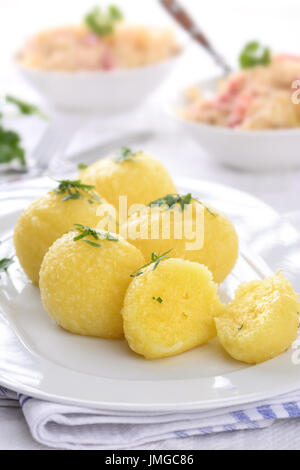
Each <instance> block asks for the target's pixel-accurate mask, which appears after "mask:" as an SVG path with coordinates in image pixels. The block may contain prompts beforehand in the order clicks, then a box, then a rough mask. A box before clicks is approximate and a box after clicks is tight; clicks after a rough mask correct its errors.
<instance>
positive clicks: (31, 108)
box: [5, 95, 48, 119]
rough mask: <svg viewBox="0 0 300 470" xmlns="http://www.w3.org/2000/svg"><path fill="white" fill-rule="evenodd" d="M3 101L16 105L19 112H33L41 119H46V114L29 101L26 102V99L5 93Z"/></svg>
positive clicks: (31, 113)
mask: <svg viewBox="0 0 300 470" xmlns="http://www.w3.org/2000/svg"><path fill="white" fill-rule="evenodd" d="M5 101H6V102H7V103H11V104H14V105H15V106H17V108H18V110H19V111H20V113H21V114H25V115H27V116H29V115H33V114H35V115H37V116H39V117H41V118H42V119H48V116H46V115H45V114H44V113H43V112H42V111H41V110H40V109H39V108H38V107H37V106H35V105H34V104H31V103H27V102H26V101H23V100H20V99H19V98H17V97H16V96H12V95H6V96H5Z"/></svg>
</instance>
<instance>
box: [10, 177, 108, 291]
mask: <svg viewBox="0 0 300 470" xmlns="http://www.w3.org/2000/svg"><path fill="white" fill-rule="evenodd" d="M62 185H63V183H61V184H60V185H59V187H60V189H57V190H56V191H51V192H49V193H48V194H46V195H45V196H42V197H40V198H39V199H37V200H36V201H34V202H33V203H32V204H31V205H30V206H29V207H28V208H27V209H26V210H25V211H24V212H23V214H22V215H21V217H20V218H19V220H18V222H17V225H16V228H15V232H14V243H15V249H16V254H17V257H18V258H19V261H20V263H21V265H22V267H23V269H24V271H25V273H26V274H27V276H28V277H29V279H30V280H31V281H32V282H33V283H34V284H35V285H38V284H39V271H40V267H41V264H42V261H43V258H44V256H45V254H46V252H47V251H48V249H49V247H50V246H51V245H52V243H54V242H55V240H57V238H59V237H61V236H62V235H63V234H64V233H65V232H67V231H68V230H69V229H70V228H72V227H73V224H75V223H78V222H80V223H82V224H85V225H88V226H92V227H96V226H97V224H98V223H99V220H100V217H99V216H97V208H98V207H99V204H100V202H99V201H101V202H102V203H106V201H104V199H102V198H101V199H100V197H99V195H98V194H96V193H95V192H94V190H84V189H83V188H81V187H79V186H82V185H81V184H80V183H79V182H64V186H62ZM64 188H65V189H64ZM69 191H70V192H71V193H72V194H73V197H71V196H70V194H69Z"/></svg>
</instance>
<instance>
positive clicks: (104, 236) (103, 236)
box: [73, 224, 119, 248]
mask: <svg viewBox="0 0 300 470" xmlns="http://www.w3.org/2000/svg"><path fill="white" fill-rule="evenodd" d="M74 226H75V228H76V230H77V231H78V232H80V233H79V235H77V236H76V237H75V238H73V240H74V242H77V241H79V240H82V241H83V242H85V243H88V245H91V246H93V247H95V248H100V247H101V244H100V243H98V241H99V240H108V241H110V242H118V241H119V239H118V237H116V236H115V235H114V234H113V233H110V232H99V231H98V230H95V229H92V228H91V227H88V226H87V225H82V224H75V225H74ZM87 237H92V238H93V239H94V240H96V241H92V240H89V239H88V238H87Z"/></svg>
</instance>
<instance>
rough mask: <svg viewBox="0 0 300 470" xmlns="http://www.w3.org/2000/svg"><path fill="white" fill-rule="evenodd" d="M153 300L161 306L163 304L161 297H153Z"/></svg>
mask: <svg viewBox="0 0 300 470" xmlns="http://www.w3.org/2000/svg"><path fill="white" fill-rule="evenodd" d="M152 300H156V302H158V303H159V304H162V303H163V299H162V298H161V297H152Z"/></svg>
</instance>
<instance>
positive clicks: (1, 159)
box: [0, 125, 26, 166]
mask: <svg viewBox="0 0 300 470" xmlns="http://www.w3.org/2000/svg"><path fill="white" fill-rule="evenodd" d="M13 160H18V161H19V163H20V164H21V165H22V166H25V165H26V160H25V150H24V149H23V147H22V146H21V137H20V136H19V134H17V133H16V132H14V131H12V130H9V129H8V130H7V129H4V127H3V126H2V125H0V164H1V163H11V162H12V161H13Z"/></svg>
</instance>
